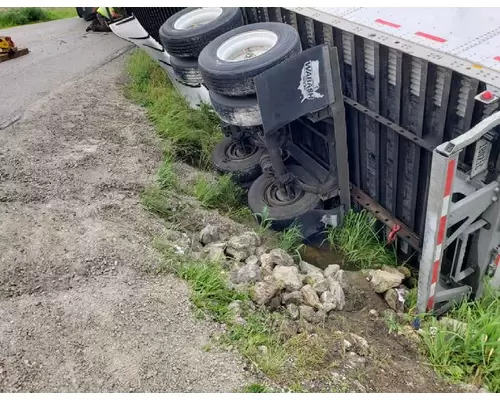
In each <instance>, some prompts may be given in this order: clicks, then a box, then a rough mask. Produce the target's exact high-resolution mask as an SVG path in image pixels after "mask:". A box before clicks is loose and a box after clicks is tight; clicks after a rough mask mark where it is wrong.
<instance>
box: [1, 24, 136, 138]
mask: <svg viewBox="0 0 500 400" xmlns="http://www.w3.org/2000/svg"><path fill="white" fill-rule="evenodd" d="M88 25H89V22H85V21H84V20H83V19H80V18H70V19H63V20H58V21H51V22H44V23H40V24H34V25H26V26H19V27H15V28H9V29H1V30H0V35H7V36H11V37H12V39H13V40H14V42H15V43H16V45H17V46H18V47H28V49H29V50H30V53H29V54H28V55H26V56H23V57H20V58H17V59H13V60H9V61H6V62H3V63H1V64H0V73H1V74H2V85H1V87H0V129H4V128H5V127H7V126H8V125H11V124H12V123H14V122H15V121H17V120H19V119H20V118H21V117H22V115H23V113H24V112H25V111H26V110H27V109H28V108H29V107H30V105H32V104H33V103H35V102H36V101H37V100H39V99H40V98H42V97H44V96H46V95H48V94H49V93H51V92H53V91H54V90H55V89H57V88H58V87H60V86H61V85H64V84H66V83H68V82H72V81H74V80H75V79H79V78H81V77H83V76H89V79H91V78H90V73H91V72H92V71H94V70H96V69H97V68H99V67H100V66H102V65H103V64H106V63H107V62H109V61H110V60H112V59H114V58H116V57H117V56H118V55H120V54H121V53H123V52H124V51H126V50H128V49H129V48H131V46H132V45H131V44H130V43H128V42H126V41H124V40H122V39H120V38H118V37H117V36H115V35H114V34H113V33H94V32H89V33H86V32H85V28H86V27H87V26H88Z"/></svg>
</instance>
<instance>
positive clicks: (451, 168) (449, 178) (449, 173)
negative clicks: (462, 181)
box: [443, 160, 457, 197]
mask: <svg viewBox="0 0 500 400" xmlns="http://www.w3.org/2000/svg"><path fill="white" fill-rule="evenodd" d="M456 164H457V160H450V161H449V162H448V168H447V169H446V183H445V185H444V195H443V197H446V196H449V195H450V193H451V187H452V186H453V178H454V176H455V165H456Z"/></svg>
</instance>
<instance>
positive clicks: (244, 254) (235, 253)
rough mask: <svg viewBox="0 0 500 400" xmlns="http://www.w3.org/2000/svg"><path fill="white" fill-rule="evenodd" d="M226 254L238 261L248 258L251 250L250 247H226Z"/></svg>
mask: <svg viewBox="0 0 500 400" xmlns="http://www.w3.org/2000/svg"><path fill="white" fill-rule="evenodd" d="M226 254H227V255H228V256H230V257H232V258H234V259H235V260H236V261H243V260H246V259H247V258H248V256H249V251H248V249H241V250H237V249H235V248H234V247H229V246H228V247H226Z"/></svg>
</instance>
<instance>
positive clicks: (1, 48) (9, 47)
mask: <svg viewBox="0 0 500 400" xmlns="http://www.w3.org/2000/svg"><path fill="white" fill-rule="evenodd" d="M16 50H17V47H16V45H15V44H14V42H13V41H12V39H11V38H10V36H0V53H13V52H15V51H16Z"/></svg>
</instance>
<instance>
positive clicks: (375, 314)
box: [368, 309, 379, 319]
mask: <svg viewBox="0 0 500 400" xmlns="http://www.w3.org/2000/svg"><path fill="white" fill-rule="evenodd" d="M368 316H369V317H370V319H377V318H378V316H379V315H378V311H377V310H374V309H371V310H370V311H368Z"/></svg>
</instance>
